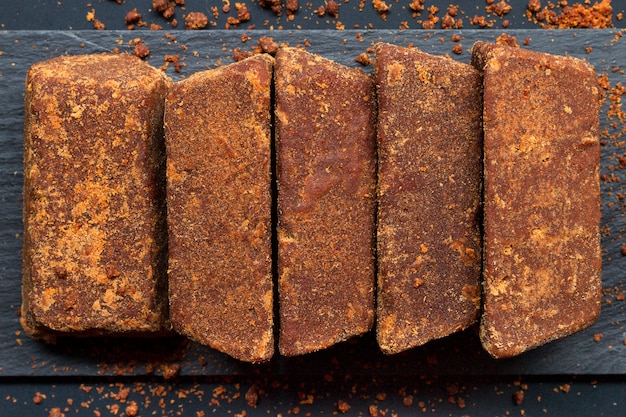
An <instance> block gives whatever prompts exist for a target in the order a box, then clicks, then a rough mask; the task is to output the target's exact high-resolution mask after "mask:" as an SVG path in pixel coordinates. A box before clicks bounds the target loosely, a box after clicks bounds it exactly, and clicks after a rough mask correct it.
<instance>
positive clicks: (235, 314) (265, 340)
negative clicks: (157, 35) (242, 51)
mask: <svg viewBox="0 0 626 417" xmlns="http://www.w3.org/2000/svg"><path fill="white" fill-rule="evenodd" d="M273 65H274V59H273V58H272V57H271V56H269V55H258V56H255V57H252V58H248V59H246V60H243V61H240V62H237V63H234V64H231V65H227V66H223V67H219V68H216V69H212V70H207V71H202V72H199V73H196V74H193V75H192V76H190V77H189V78H187V79H186V80H183V81H180V82H178V83H176V84H175V85H174V86H173V87H172V89H171V92H170V94H169V95H168V97H167V101H166V112H165V134H166V145H167V204H168V227H169V294H170V318H171V321H172V325H173V327H174V329H175V330H176V331H178V332H180V333H182V334H184V335H186V336H188V337H190V338H191V339H193V340H195V341H197V342H199V343H202V344H204V345H208V346H210V347H212V348H215V349H218V350H220V351H222V352H225V353H227V354H228V355H230V356H232V357H234V358H237V359H239V360H242V361H247V362H263V361H267V360H269V359H270V358H271V357H272V355H273V352H274V338H273V294H272V292H273V286H272V264H271V262H272V260H271V257H272V253H271V251H272V247H271V227H272V226H271V213H272V207H271V204H272V194H271V193H272V191H271V171H270V170H271V154H270V137H271V136H270V121H271V107H270V100H271V93H270V88H271V84H272V71H273Z"/></svg>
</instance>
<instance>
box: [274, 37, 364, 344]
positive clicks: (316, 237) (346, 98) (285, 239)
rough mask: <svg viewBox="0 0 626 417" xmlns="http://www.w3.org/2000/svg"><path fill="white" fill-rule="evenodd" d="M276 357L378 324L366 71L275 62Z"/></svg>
mask: <svg viewBox="0 0 626 417" xmlns="http://www.w3.org/2000/svg"><path fill="white" fill-rule="evenodd" d="M275 80H276V81H275V82H276V110H275V114H276V149H277V156H276V158H277V173H276V175H277V182H278V274H279V276H278V290H279V311H280V339H279V350H280V352H281V354H283V355H286V356H294V355H299V354H304V353H308V352H313V351H316V350H320V349H324V348H327V347H329V346H331V345H333V344H335V343H338V342H341V341H344V340H346V339H348V338H350V337H352V336H356V335H360V334H363V333H365V332H367V331H368V330H370V329H371V327H372V325H373V320H374V280H375V277H374V234H375V226H374V218H375V172H376V160H375V116H376V113H375V104H376V103H375V96H374V83H373V80H372V79H371V77H370V76H368V75H365V74H364V73H363V72H362V71H360V70H357V69H352V68H348V67H345V66H342V65H339V64H337V63H334V62H332V61H329V60H327V59H324V58H322V57H320V56H317V55H313V54H310V53H307V52H305V51H302V50H298V49H292V48H285V49H281V50H280V51H279V52H278V53H277V55H276V72H275Z"/></svg>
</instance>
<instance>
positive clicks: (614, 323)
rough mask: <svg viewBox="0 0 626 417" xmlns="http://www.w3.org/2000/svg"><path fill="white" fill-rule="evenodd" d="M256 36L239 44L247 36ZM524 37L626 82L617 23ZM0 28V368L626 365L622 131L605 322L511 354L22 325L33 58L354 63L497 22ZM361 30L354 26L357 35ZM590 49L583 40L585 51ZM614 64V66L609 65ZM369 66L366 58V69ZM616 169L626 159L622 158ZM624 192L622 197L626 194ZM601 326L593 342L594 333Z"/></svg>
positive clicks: (186, 370)
mask: <svg viewBox="0 0 626 417" xmlns="http://www.w3.org/2000/svg"><path fill="white" fill-rule="evenodd" d="M244 33H245V34H247V35H248V36H249V37H250V38H251V39H250V40H248V41H247V42H242V40H241V38H242V35H243V34H244ZM508 33H509V34H510V35H513V36H515V37H516V38H517V39H518V41H519V42H520V43H521V42H522V40H523V39H524V38H529V39H531V41H530V43H529V45H528V46H527V47H528V48H529V49H534V50H539V51H545V52H550V53H555V54H569V55H573V56H578V57H582V58H585V59H587V60H588V61H589V62H591V63H592V64H593V65H595V66H596V70H597V72H598V73H599V74H600V73H601V74H606V76H607V77H608V78H609V80H610V82H611V86H615V85H616V84H617V83H624V78H625V75H624V71H623V70H626V44H625V42H626V40H622V41H619V40H618V39H619V36H618V31H616V30H612V31H605V30H589V31H537V30H535V31H532V30H518V31H515V30H510V31H508ZM171 34H172V35H174V36H175V39H174V38H173V37H172V36H167V35H166V32H162V31H161V32H153V31H150V32H145V31H144V32H141V33H139V32H128V31H120V32H115V31H107V32H95V31H89V32H46V31H4V32H0V51H1V52H2V54H1V55H0V91H1V92H2V95H1V96H0V369H1V370H0V377H5V376H50V375H73V376H77V375H79V376H82V375H86V376H89V375H114V374H120V373H124V374H133V375H143V374H153V373H154V374H160V373H163V372H164V369H167V367H168V366H169V369H171V368H172V364H173V365H174V366H180V374H181V375H213V376H224V375H268V374H274V375H308V374H310V375H313V374H315V375H322V374H352V375H383V374H384V375H408V376H411V375H424V374H431V375H554V374H596V375H600V374H615V375H624V374H626V345H625V344H624V340H625V339H626V331H625V330H624V325H625V324H626V323H625V322H626V320H625V319H626V302H625V301H619V300H617V299H616V295H617V294H618V293H619V292H620V291H623V289H626V286H625V285H624V284H625V283H624V281H625V280H626V256H623V255H622V254H621V253H620V250H621V246H622V244H623V243H625V242H626V240H625V239H624V236H626V231H625V230H626V226H625V224H626V222H625V214H626V207H625V205H624V202H623V200H620V199H619V198H620V197H619V194H620V193H621V194H622V195H623V194H625V193H624V191H625V190H624V185H623V184H624V181H625V180H626V178H624V172H623V169H619V165H620V163H619V160H618V156H620V155H624V153H625V150H626V149H625V147H624V144H623V143H620V141H621V140H623V138H621V137H618V138H617V139H611V138H607V139H606V142H607V143H606V144H605V145H604V146H603V148H602V152H603V154H602V174H606V175H607V176H608V177H609V178H611V177H612V176H613V177H615V178H617V179H618V180H621V182H619V181H615V180H614V181H603V184H602V192H603V224H602V228H603V243H602V245H603V254H604V270H603V287H604V288H605V289H606V294H605V304H604V306H603V311H602V314H601V317H600V320H599V321H598V322H597V323H596V324H595V325H593V326H592V327H591V328H589V329H587V330H584V331H582V332H580V333H578V334H576V335H573V336H571V337H568V338H566V339H563V340H560V341H557V342H553V343H550V344H548V345H546V346H544V347H540V348H538V349H535V350H533V351H531V352H528V353H526V354H523V355H521V356H519V357H517V358H512V359H508V360H494V359H491V358H490V357H489V356H488V355H487V354H486V353H484V352H483V350H482V349H481V347H480V344H479V342H478V338H477V336H476V333H475V329H470V330H468V331H465V332H461V333H459V334H455V335H452V336H450V337H448V338H445V339H443V340H439V341H435V342H431V343H429V344H428V345H426V346H424V347H421V348H416V349H413V350H411V351H409V352H405V353H402V354H399V355H396V356H392V357H385V356H384V355H382V354H381V353H380V352H379V351H378V349H377V347H376V345H375V341H374V338H373V335H372V334H368V335H366V336H364V337H362V338H359V339H357V340H353V341H350V342H346V343H343V344H340V345H338V346H336V347H334V348H332V349H329V350H327V351H324V352H319V353H315V354H311V355H306V356H303V357H299V358H292V359H286V358H280V357H276V358H274V359H273V360H272V361H271V362H270V363H268V364H264V365H260V366H253V365H249V364H244V363H241V362H238V361H236V360H233V359H230V358H228V357H227V356H225V355H223V354H221V353H219V352H216V351H214V350H212V349H209V348H206V347H203V346H199V345H197V344H194V343H190V342H188V341H186V340H184V339H178V338H172V339H157V340H149V341H145V340H125V339H91V340H89V339H87V340H76V339H67V340H62V341H60V342H59V343H58V344H57V345H56V346H47V345H44V344H42V343H41V342H38V341H35V340H31V339H30V338H29V337H28V336H26V335H25V334H24V333H23V332H22V331H21V328H20V325H19V318H18V314H17V310H19V306H20V303H21V295H20V285H21V271H20V266H21V255H20V251H21V246H22V222H21V208H22V189H21V187H22V130H23V109H22V106H23V93H24V87H23V82H24V76H25V74H26V71H27V69H28V67H29V66H30V65H31V64H33V63H34V62H36V61H41V60H45V59H48V58H51V57H54V56H58V55H61V54H85V53H92V52H102V51H111V50H113V49H114V48H118V49H119V50H120V51H127V50H129V49H131V46H130V45H131V44H132V41H133V39H134V38H135V37H138V36H140V37H141V38H142V39H143V40H144V41H145V43H146V44H147V45H148V46H149V48H150V50H151V55H150V59H149V62H150V63H151V64H153V65H154V66H157V67H160V66H162V65H163V64H164V56H165V55H179V57H180V59H181V62H183V63H184V64H185V66H184V67H182V70H181V72H180V73H175V72H174V70H173V65H170V66H169V67H168V68H167V69H166V71H167V73H168V74H169V75H171V76H172V77H173V78H174V79H180V78H181V77H185V76H188V75H189V74H192V73H193V72H195V71H199V70H204V69H208V68H212V67H214V66H215V65H218V64H226V63H229V62H231V61H232V58H231V57H232V52H233V49H234V48H241V49H243V50H247V49H250V48H251V47H253V46H254V45H255V44H256V41H257V39H258V38H259V37H261V36H264V35H265V36H271V37H273V38H274V40H276V41H278V42H280V43H288V44H290V45H292V46H293V45H304V44H310V46H309V47H308V50H309V51H311V52H314V53H320V54H322V55H324V56H326V57H328V58H331V59H334V60H336V61H338V62H341V63H344V64H346V65H349V66H354V67H358V66H359V64H357V63H356V62H355V61H354V58H355V57H356V56H358V55H359V54H361V53H362V52H365V50H366V48H368V47H369V46H370V45H371V43H372V42H374V41H386V42H391V43H395V44H399V45H409V44H412V45H414V46H417V47H419V48H421V49H423V50H425V51H427V52H431V53H434V54H440V55H443V54H449V55H450V56H451V57H452V58H454V59H458V60H461V61H463V62H468V61H469V55H468V53H467V51H468V50H469V49H470V47H471V45H472V44H473V43H474V42H475V41H477V40H486V41H494V39H495V36H497V35H498V34H499V32H494V31H476V30H466V31H465V30H463V31H458V32H453V31H434V32H424V31H370V32H367V31H349V30H348V31H324V32H322V31H294V32H286V31H282V32H273V31H260V30H257V31H248V32H243V31H241V32H238V31H202V32H183V31H181V32H171ZM359 34H360V35H361V36H359ZM453 34H460V35H461V37H462V40H461V41H460V44H461V45H462V46H463V48H464V52H463V53H462V54H461V55H455V54H454V53H453V52H452V47H453V46H454V45H455V43H454V42H451V40H450V38H451V36H452V35H453ZM589 48H590V49H589ZM615 68H617V70H615ZM364 69H365V71H371V67H366V68H364ZM607 109H608V104H605V106H604V108H603V115H602V121H601V123H602V129H605V132H606V133H607V135H608V134H613V133H616V132H619V131H621V129H622V128H623V127H624V125H623V124H622V123H621V122H620V121H619V120H617V119H615V118H613V119H611V120H607ZM622 168H623V167H622ZM622 198H623V197H622ZM596 334H602V338H601V340H600V341H594V335H596Z"/></svg>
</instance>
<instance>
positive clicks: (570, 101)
mask: <svg viewBox="0 0 626 417" xmlns="http://www.w3.org/2000/svg"><path fill="white" fill-rule="evenodd" d="M472 63H473V64H474V65H475V66H476V67H477V68H479V69H480V70H481V71H484V131H485V139H484V155H485V167H484V181H485V191H484V312H483V315H482V321H481V326H480V337H481V341H482V344H483V346H484V348H485V349H486V350H487V351H488V352H489V353H490V354H491V355H492V356H494V357H497V358H500V357H510V356H514V355H518V354H520V353H522V352H524V351H527V350H528V349H532V348H534V347H536V346H539V345H542V344H544V343H546V342H549V341H551V340H555V339H558V338H561V337H565V336H567V335H569V334H572V333H574V332H576V331H578V330H581V329H583V328H585V327H587V326H589V325H591V324H592V323H593V322H594V321H595V320H596V318H597V317H598V315H599V313H600V303H601V289H602V288H601V264H602V259H601V253H600V235H599V223H600V217H601V214H600V204H601V201H600V186H599V161H600V145H599V119H598V112H599V91H598V84H597V79H596V75H595V73H594V70H593V68H592V67H591V66H590V65H588V64H587V63H585V62H584V61H582V60H579V59H576V58H571V57H562V56H553V55H548V54H544V53H538V52H531V51H527V50H522V49H516V48H512V47H507V46H500V45H493V44H487V43H477V44H475V45H474V48H473V52H472Z"/></svg>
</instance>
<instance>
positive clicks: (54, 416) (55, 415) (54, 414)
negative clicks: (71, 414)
mask: <svg viewBox="0 0 626 417" xmlns="http://www.w3.org/2000/svg"><path fill="white" fill-rule="evenodd" d="M48 417H65V413H63V412H62V411H61V408H59V407H54V408H51V409H50V412H49V413H48Z"/></svg>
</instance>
